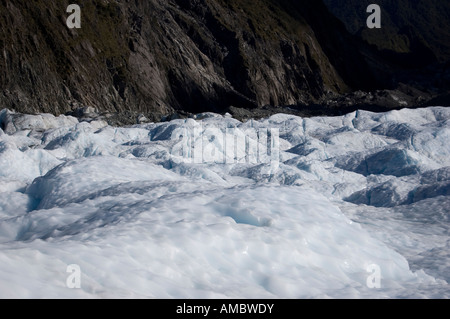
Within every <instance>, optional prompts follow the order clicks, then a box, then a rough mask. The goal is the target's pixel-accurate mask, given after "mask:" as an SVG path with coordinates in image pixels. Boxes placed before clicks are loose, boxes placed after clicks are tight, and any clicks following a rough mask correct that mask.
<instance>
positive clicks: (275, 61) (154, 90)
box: [0, 0, 448, 122]
mask: <svg viewBox="0 0 450 319" xmlns="http://www.w3.org/2000/svg"><path fill="white" fill-rule="evenodd" d="M70 2H73V1H68V0H60V1H51V2H49V1H44V0H36V1H25V0H14V1H12V0H1V1H0V53H1V56H0V90H1V91H0V108H10V109H15V110H17V111H20V112H26V113H35V112H50V113H53V114H60V113H70V112H72V113H71V114H79V112H78V111H76V110H79V109H80V108H83V107H84V108H86V107H89V109H88V110H90V111H92V110H94V111H95V112H94V113H95V114H98V113H102V112H109V113H120V114H121V118H122V120H123V119H124V118H127V121H130V122H133V121H135V120H136V115H137V114H139V113H143V114H145V115H146V117H147V118H149V119H150V120H159V119H161V118H162V117H164V116H166V115H170V114H173V113H179V114H185V113H186V112H188V113H196V112H202V111H214V112H225V111H230V110H238V111H237V112H235V113H236V114H238V113H239V110H244V111H245V110H250V111H245V112H247V113H248V112H250V115H251V114H261V115H263V114H266V113H267V114H271V113H273V112H278V111H279V109H277V108H276V107H278V106H283V105H294V106H295V107H293V108H292V109H296V110H297V111H298V110H302V113H301V114H305V110H307V111H306V114H307V113H308V112H309V113H311V114H315V113H317V112H319V113H321V114H327V112H328V111H327V110H326V109H323V110H322V109H321V107H322V106H323V105H330V103H331V104H332V105H336V104H341V102H342V101H344V102H345V101H346V100H349V101H350V102H349V103H347V105H346V106H347V107H349V106H350V109H352V107H353V106H354V105H355V103H356V102H357V101H355V99H354V98H353V96H354V93H353V92H355V91H359V90H362V91H373V90H374V89H396V88H397V85H398V83H399V82H401V81H402V79H404V78H409V74H406V75H405V74H404V73H398V74H397V71H398V70H399V68H400V69H401V68H402V66H398V65H397V64H398V63H396V61H392V59H386V57H385V56H383V54H381V55H380V52H378V51H377V48H376V47H375V46H372V47H371V46H368V45H366V44H364V43H363V42H362V41H361V39H360V38H358V37H357V36H354V35H351V33H350V32H348V30H347V29H346V27H345V25H344V24H343V23H342V22H341V21H339V20H338V19H337V18H336V17H335V16H334V15H333V14H332V13H331V12H330V11H329V10H328V9H327V7H326V6H325V5H324V3H323V2H322V1H308V0H296V1H295V0H281V1H275V0H249V1H239V0H230V1H225V0H196V1H193V0H171V1H163V0H148V1H131V0H127V1H117V0H89V1H82V2H81V1H80V2H79V5H80V7H81V28H80V29H69V28H68V27H67V26H66V19H67V18H68V16H69V13H67V12H66V8H67V6H68V5H69V3H70ZM340 5H341V6H343V4H342V3H341V4H340ZM355 7H358V6H355ZM335 13H336V12H335ZM433 57H434V55H433ZM400 61H403V59H400ZM428 73H429V74H432V75H433V76H434V74H435V73H436V72H435V70H429V71H428ZM447 73H448V72H447ZM447 73H445V72H444V73H443V74H444V75H445V74H447ZM399 74H400V75H402V77H403V78H402V77H399V76H398V75H399ZM427 76H428V75H425V79H426V81H428V78H427ZM399 79H400V80H399ZM438 80H439V79H438ZM410 82H411V81H410ZM422 82H424V81H422ZM420 89H422V88H420ZM424 90H425V91H426V90H429V88H425V89H422V91H420V92H419V93H418V94H413V95H412V96H410V97H409V98H410V100H411V101H413V103H415V101H418V100H420V101H422V100H424V99H430V98H431V97H433V94H431V93H430V92H425V93H424ZM407 91H408V92H415V91H414V90H411V89H410V88H409V87H408V89H407ZM407 91H404V92H402V94H406V95H408V94H409V93H408V92H407ZM348 94H350V95H348ZM386 94H387V93H386V92H384V93H381V94H375V95H370V96H366V97H365V98H364V99H365V100H367V99H372V100H373V97H374V96H375V97H376V96H383V95H386ZM427 94H428V95H427ZM388 95H389V94H388ZM424 96H426V97H424ZM391 100H392V101H388V102H389V103H391V102H392V103H393V107H401V106H403V105H404V104H398V103H396V99H391ZM377 103H378V102H377ZM380 103H384V104H385V101H384V100H383V99H382V100H380ZM380 103H378V104H380ZM389 103H388V104H389ZM344 104H345V103H344ZM415 105H419V104H417V103H416V104H415ZM344 106H345V105H344ZM408 106H409V105H408ZM333 107H334V106H333ZM317 109H319V111H318V110H317ZM345 109H346V110H347V109H348V108H345ZM264 110H267V112H266V111H264ZM308 110H310V111H311V112H310V111H308ZM284 111H286V109H284ZM297 111H296V112H297ZM333 112H334V111H333ZM339 112H340V111H339ZM339 112H338V113H339ZM88 113H89V112H88ZM122 122H123V121H122Z"/></svg>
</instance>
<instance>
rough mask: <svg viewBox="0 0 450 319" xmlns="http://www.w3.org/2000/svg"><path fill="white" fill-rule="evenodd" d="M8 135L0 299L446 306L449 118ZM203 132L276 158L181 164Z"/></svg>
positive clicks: (21, 126) (10, 124) (218, 118)
mask: <svg viewBox="0 0 450 319" xmlns="http://www.w3.org/2000/svg"><path fill="white" fill-rule="evenodd" d="M0 125H1V129H0V269H1V271H0V298H249V299H251V298H288V299H298V298H449V297H450V287H449V284H448V283H449V281H450V237H449V231H450V221H449V212H450V144H449V141H450V108H446V107H429V108H422V109H403V110H394V111H390V112H385V113H372V112H368V111H356V112H352V113H349V114H346V115H343V116H337V117H313V118H301V117H297V116H293V115H286V114H276V115H273V116H271V117H269V118H265V119H261V120H249V121H247V122H240V121H238V120H236V119H233V118H231V116H229V115H219V114H213V113H205V114H200V115H197V116H194V117H192V118H188V119H177V120H172V121H170V122H162V123H148V124H140V125H134V126H129V127H113V126H109V125H108V124H107V123H106V122H105V121H103V120H92V121H90V122H88V121H79V120H78V119H76V118H74V117H70V116H64V115H61V116H58V117H55V116H53V115H50V114H37V115H24V114H18V113H15V112H14V111H10V110H6V109H4V110H2V111H0ZM199 129H200V133H202V132H203V133H205V132H207V131H208V130H209V132H210V133H209V135H208V134H206V135H207V139H206V140H207V142H209V143H212V144H209V145H215V146H217V147H215V148H213V149H210V150H209V151H212V152H215V153H214V159H217V158H226V155H225V154H223V152H225V150H226V147H223V144H221V143H220V141H219V139H217V138H214V136H211V135H213V134H211V132H219V131H221V132H227V130H231V132H234V131H233V130H235V129H238V130H239V132H248V131H252V132H263V131H264V130H266V132H267V131H268V130H277V133H278V135H277V136H276V137H277V143H276V144H272V147H273V146H274V145H275V146H276V147H277V150H276V153H274V152H273V151H272V153H271V155H272V159H273V154H276V155H277V157H278V159H279V161H278V162H277V163H275V165H274V162H273V161H249V160H246V159H245V156H244V157H243V158H241V159H240V160H237V161H224V162H220V161H214V160H213V161H204V162H198V161H197V162H195V161H192V160H188V159H187V158H186V157H183V156H182V155H183V152H181V153H180V150H182V151H189V150H190V149H191V148H192V146H193V145H195V141H193V142H194V143H191V142H192V140H189V139H187V138H186V133H183V132H193V131H195V130H197V132H198V130H199ZM180 132H181V134H180ZM183 134H184V135H183ZM204 136H205V134H203V135H202V134H200V135H191V136H190V138H193V139H194V140H195V138H197V139H198V138H204ZM228 138H229V137H228ZM186 141H190V142H189V143H187V142H186ZM244 141H247V142H248V143H235V144H234V149H233V150H234V151H235V152H236V154H245V151H246V150H247V151H248V147H249V145H250V146H253V147H257V146H258V145H259V146H261V144H266V143H264V142H261V139H259V140H256V141H255V139H254V136H252V135H249V136H247V137H244ZM269 144H270V139H268V143H267V144H266V145H262V147H263V149H264V150H266V148H268V146H269ZM239 147H241V148H242V147H243V148H246V149H239ZM221 152H222V153H221ZM218 155H219V157H218ZM222 155H223V157H220V156H222ZM191 159H192V158H191ZM70 265H77V266H79V270H80V274H79V275H80V278H79V280H80V285H79V287H76V288H73V287H70V285H68V284H67V279H68V277H69V276H71V273H70V272H68V266H70ZM374 265H375V266H376V269H378V270H379V274H378V275H379V278H378V279H379V285H378V286H376V287H374V286H373V285H370V284H369V283H370V280H371V279H372V278H373V276H374V273H373V272H372V271H371V269H373V267H372V266H374Z"/></svg>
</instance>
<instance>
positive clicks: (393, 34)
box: [324, 0, 450, 66]
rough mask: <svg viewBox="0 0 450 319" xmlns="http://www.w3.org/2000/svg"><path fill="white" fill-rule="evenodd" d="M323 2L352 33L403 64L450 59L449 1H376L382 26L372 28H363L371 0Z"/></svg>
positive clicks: (330, 0) (419, 63) (325, 0)
mask: <svg viewBox="0 0 450 319" xmlns="http://www.w3.org/2000/svg"><path fill="white" fill-rule="evenodd" d="M324 3H325V4H326V5H327V6H328V8H329V9H330V11H331V12H333V13H334V14H335V15H336V16H337V17H338V18H339V19H340V20H342V21H343V22H344V24H345V26H346V28H347V29H348V30H349V31H350V32H351V33H352V34H357V35H358V36H360V37H361V38H362V39H364V40H365V41H367V42H368V43H370V44H373V45H375V46H377V47H378V48H379V49H380V50H384V51H386V52H385V53H388V52H390V54H391V55H393V53H397V54H398V55H399V56H400V57H401V60H403V61H402V62H403V64H404V65H410V66H417V65H421V64H426V63H430V62H435V61H439V62H448V61H449V60H450V42H449V41H448V39H449V38H450V29H449V28H448V25H449V23H450V2H449V1H441V0H427V1H415V0H378V1H376V3H377V4H378V5H379V6H380V8H381V13H382V16H381V18H382V19H381V21H382V27H381V29H373V30H371V29H368V28H367V27H366V19H367V17H368V14H367V13H366V8H367V6H368V5H369V4H371V3H374V1H373V0H324ZM398 60H400V58H398Z"/></svg>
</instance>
